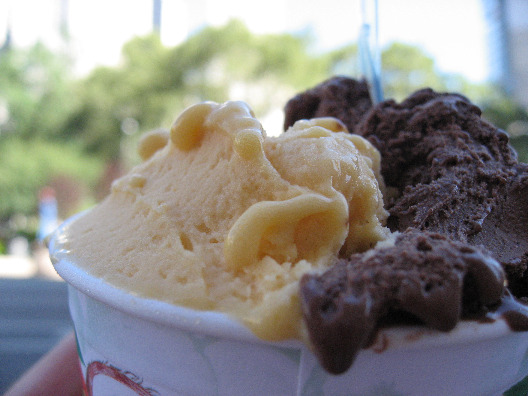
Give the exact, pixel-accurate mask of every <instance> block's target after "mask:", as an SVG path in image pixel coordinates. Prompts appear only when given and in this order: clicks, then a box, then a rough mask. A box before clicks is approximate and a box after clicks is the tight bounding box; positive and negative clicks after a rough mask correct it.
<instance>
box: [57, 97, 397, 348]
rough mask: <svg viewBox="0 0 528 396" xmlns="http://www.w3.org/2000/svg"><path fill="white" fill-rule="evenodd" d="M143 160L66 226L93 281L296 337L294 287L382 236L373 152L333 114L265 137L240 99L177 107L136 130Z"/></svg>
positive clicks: (263, 332) (298, 317) (276, 335)
mask: <svg viewBox="0 0 528 396" xmlns="http://www.w3.org/2000/svg"><path fill="white" fill-rule="evenodd" d="M139 153H140V155H141V157H142V159H143V162H142V163H141V164H140V165H138V166H136V167H135V168H134V169H132V171H131V172H130V173H129V174H128V175H126V176H124V177H122V178H121V179H119V180H117V181H116V182H114V184H113V186H112V191H111V194H110V195H109V196H108V197H107V198H106V199H105V200H104V201H103V202H102V203H101V204H99V205H98V206H96V207H94V208H93V209H91V210H90V211H88V212H87V213H86V214H84V215H82V216H81V217H79V218H78V219H77V220H76V221H74V222H73V223H71V225H70V226H69V227H68V229H67V230H66V239H65V241H66V242H65V244H66V246H65V248H66V249H68V250H69V251H70V252H71V255H72V256H73V258H74V259H75V262H76V263H79V265H80V266H81V267H83V268H85V269H86V270H87V271H88V272H90V273H91V274H93V275H95V276H97V277H100V278H103V279H104V280H106V281H107V282H109V283H111V284H113V285H115V286H117V287H119V288H122V289H125V290H127V291H129V292H131V293H134V294H137V295H140V296H143V297H147V298H154V299H158V300H162V301H166V302H169V303H172V304H177V305H183V306H187V307H190V308H194V309H199V310H215V311H220V312H224V313H226V314H228V315H230V316H232V317H234V318H236V319H238V320H239V321H241V322H242V323H244V324H245V325H247V326H248V327H249V328H250V329H252V330H253V331H254V332H255V333H256V334H257V335H258V336H260V337H262V338H265V339H269V340H280V339H286V338H298V337H301V335H302V333H303V331H302V314H301V308H300V302H299V280H300V278H301V277H302V275H303V274H305V273H307V272H322V271H323V270H324V269H326V268H327V267H328V266H330V265H331V264H332V263H334V260H335V259H336V257H337V255H338V254H339V252H340V251H341V253H342V254H347V255H348V254H352V253H354V252H362V251H365V250H367V249H369V248H371V247H373V246H374V245H375V244H376V243H377V242H378V241H380V240H383V239H385V238H386V237H387V236H388V230H387V229H386V228H385V227H384V224H385V221H386V218H387V212H386V211H385V209H384V208H383V195H382V190H383V182H382V179H381V177H380V156H379V153H378V152H377V150H376V149H375V148H374V147H373V146H372V145H371V144H370V143H369V142H368V141H367V140H365V139H363V138H361V137H359V136H353V135H350V134H349V133H348V132H347V130H346V127H344V126H343V124H341V123H340V122H339V121H337V120H336V119H333V118H321V119H313V120H310V121H298V122H297V123H295V125H293V126H292V127H291V128H290V130H289V131H288V133H286V134H283V135H281V136H279V137H267V136H266V133H265V132H264V130H263V128H262V126H261V124H260V123H259V122H258V120H257V119H256V118H255V117H254V115H253V113H252V111H251V110H250V109H249V107H248V106H247V105H246V104H245V103H242V102H227V103H225V104H216V103H211V102H206V103H202V104H198V105H195V106H193V107H190V108H188V109H187V110H185V111H184V112H183V114H182V115H181V116H180V117H179V118H178V119H177V120H176V121H175V122H174V124H173V125H172V128H171V130H170V132H169V131H154V132H152V133H150V134H147V135H145V136H144V137H143V138H142V140H141V142H140V146H139Z"/></svg>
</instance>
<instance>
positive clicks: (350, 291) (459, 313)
mask: <svg viewBox="0 0 528 396" xmlns="http://www.w3.org/2000/svg"><path fill="white" fill-rule="evenodd" d="M503 295H504V272H503V270H502V267H501V265H500V264H499V263H498V262H497V261H495V260H494V259H493V258H492V257H491V256H490V255H489V254H488V253H486V252H485V251H484V250H482V249H478V248H475V247H471V246H469V245H467V244H464V243H461V242H455V241H452V240H450V239H449V238H447V237H445V236H443V235H440V234H437V233H430V232H422V231H419V230H416V229H410V230H408V231H406V232H404V233H398V234H396V237H395V240H394V241H393V243H392V244H389V243H387V242H385V243H383V244H382V246H379V247H378V248H376V249H374V250H371V251H370V252H368V253H363V254H355V255H352V256H351V257H349V258H346V259H341V260H339V261H338V262H337V263H336V264H335V265H334V266H333V267H332V268H330V269H329V270H328V271H327V272H325V273H324V274H323V275H313V274H309V275H305V276H304V277H303V278H302V280H301V304H302V310H303V315H304V317H305V320H306V325H307V328H308V332H309V335H310V341H311V343H312V345H313V347H314V349H315V353H316V354H317V356H318V358H319V360H320V362H321V364H322V366H323V367H324V368H325V369H326V370H328V371H329V372H331V373H334V374H339V373H342V372H344V371H346V370H347V369H348V368H349V367H350V365H351V364H352V362H353V360H354V358H355V356H356V354H357V353H358V351H359V350H360V349H361V348H362V347H365V346H367V345H368V343H369V342H370V340H371V339H372V337H373V336H374V335H375V332H376V330H377V329H378V326H379V324H380V322H382V321H383V320H384V319H386V318H388V317H389V316H391V315H393V316H396V317H401V316H402V315H404V316H405V315H406V316H407V317H408V316H409V315H410V316H411V317H413V318H416V319H417V320H418V321H419V322H421V323H423V324H425V325H427V326H428V327H430V328H434V329H438V330H442V331H448V330H451V329H452V328H453V327H455V325H456V324H457V322H458V321H459V320H460V319H461V318H462V317H472V316H475V315H476V316H483V315H485V314H486V313H487V312H488V311H489V310H490V309H493V308H496V307H497V306H498V305H499V304H500V302H501V298H502V297H503ZM395 314H396V315H395Z"/></svg>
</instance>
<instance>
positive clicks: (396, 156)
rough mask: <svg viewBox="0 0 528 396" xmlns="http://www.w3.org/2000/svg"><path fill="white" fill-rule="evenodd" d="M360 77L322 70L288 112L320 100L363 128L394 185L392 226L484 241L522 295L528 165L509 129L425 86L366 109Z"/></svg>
mask: <svg viewBox="0 0 528 396" xmlns="http://www.w3.org/2000/svg"><path fill="white" fill-rule="evenodd" d="M358 84H359V83H358V82H357V81H355V80H353V79H349V78H345V77H335V78H333V79H329V80H327V81H325V82H324V83H322V84H320V85H319V86H317V87H315V88H313V89H311V90H308V91H306V92H305V93H301V94H299V95H297V96H296V97H295V98H294V99H292V100H291V101H290V102H288V104H287V105H286V108H285V112H286V120H288V123H290V124H292V123H294V122H295V121H296V120H298V119H302V118H306V112H303V111H301V110H299V109H300V103H303V102H310V103H318V107H317V111H310V112H308V114H309V115H313V116H317V117H323V116H331V117H336V118H338V119H340V120H341V121H342V122H343V123H345V125H346V126H347V128H348V129H349V131H351V132H354V133H358V134H360V135H362V136H364V137H366V138H367V139H368V140H369V141H370V142H371V143H372V144H373V145H374V146H375V147H376V148H377V149H378V150H379V151H380V154H381V158H382V162H381V164H382V168H381V173H382V176H383V178H384V180H385V184H386V185H387V187H389V188H391V194H390V196H389V197H386V208H387V209H388V211H389V213H390V216H389V219H388V226H389V228H390V229H391V230H392V231H404V230H406V229H407V228H408V227H413V228H418V229H420V230H428V231H434V232H439V233H442V234H445V235H448V236H449V237H450V238H452V239H455V240H459V241H463V242H468V243H470V244H472V245H483V246H485V247H486V248H487V249H488V250H489V251H490V252H491V253H492V255H493V256H494V257H495V258H496V259H497V260H498V261H499V262H500V263H501V264H502V265H503V267H504V268H505V270H506V272H507V277H508V281H509V284H510V289H511V291H512V292H513V294H514V295H515V296H516V297H519V298H522V297H528V271H527V269H528V200H527V199H526V197H527V196H528V165H527V164H523V163H519V162H518V161H517V157H516V153H515V152H514V150H513V149H512V148H511V146H510V145H509V139H508V135H507V134H506V133H505V132H504V131H502V130H500V129H498V128H496V127H494V126H493V125H491V124H490V123H488V122H486V121H485V120H484V119H483V118H482V117H481V111H480V109H479V108H478V107H477V106H475V105H473V104H472V103H471V102H470V101H469V100H468V99H467V98H465V97H464V96H462V95H458V94H450V93H436V92H434V91H433V90H431V89H423V90H420V91H417V92H415V93H414V94H412V95H411V96H409V98H407V99H406V100H405V101H403V102H402V103H400V104H398V103H396V102H395V101H393V100H387V101H384V102H381V103H379V104H378V105H376V106H373V107H371V108H370V109H369V110H368V111H367V110H366V107H365V104H366V103H367V102H366V101H364V100H362V101H361V103H362V105H361V106H360V108H359V109H356V108H355V103H356V102H357V99H355V98H358V97H362V96H364V95H365V94H366V95H368V87H366V83H364V82H363V84H365V86H363V85H358ZM338 87H339V88H338ZM347 90H357V91H356V92H348V91H347ZM332 93H334V94H332ZM317 95H319V96H320V97H319V99H318V100H317V99H316V98H314V96H317ZM337 95H340V98H338V99H333V97H334V96H337ZM332 101H334V104H332ZM322 103H324V106H323V105H321V104H322ZM360 114H363V116H362V117H360V116H359V115H360ZM358 117H359V119H358Z"/></svg>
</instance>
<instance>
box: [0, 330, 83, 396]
mask: <svg viewBox="0 0 528 396" xmlns="http://www.w3.org/2000/svg"><path fill="white" fill-rule="evenodd" d="M33 395H35V396H36V395H39V396H48V395H50V396H52V395H53V396H54V395H82V374H81V369H80V365H79V360H78V357H77V347H76V342H75V335H74V334H73V333H72V334H70V335H68V336H67V337H65V338H64V339H63V340H62V341H61V342H60V343H59V344H57V346H55V347H54V348H53V349H52V350H51V351H50V352H48V353H47V354H46V355H44V356H43V357H42V358H41V359H40V360H39V361H38V362H37V363H35V365H33V366H32V367H31V368H30V369H29V370H28V371H27V372H26V373H25V374H24V375H23V376H22V377H21V378H20V379H19V380H18V381H17V382H15V384H14V385H13V386H12V387H11V388H10V389H9V390H8V391H7V393H6V394H5V395H4V396H33Z"/></svg>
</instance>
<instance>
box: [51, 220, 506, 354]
mask: <svg viewBox="0 0 528 396" xmlns="http://www.w3.org/2000/svg"><path fill="white" fill-rule="evenodd" d="M86 212H87V211H84V212H81V213H79V214H77V215H74V216H72V217H71V218H69V219H67V220H66V221H65V222H64V223H63V224H62V225H61V226H59V228H57V230H56V231H55V232H54V233H53V234H52V235H51V236H50V238H49V243H48V247H49V252H50V257H51V260H52V262H53V265H54V267H55V270H56V271H57V273H58V274H59V275H60V276H61V278H62V279H63V280H64V281H66V282H67V283H68V284H69V285H71V286H72V287H73V288H75V289H77V290H78V291H80V292H81V293H83V294H85V295H87V296H89V297H90V298H93V299H94V300H97V301H99V302H101V303H103V304H106V305H108V306H110V307H112V308H115V309H117V310H118V311H121V312H124V313H126V314H128V315H131V316H133V317H137V318H139V319H143V320H147V321H151V322H155V323H160V324H164V325H166V326H169V327H174V328H178V329H181V330H185V331H189V332H195V333H197V334H203V335H209V336H214V337H218V338H225V339H233V340H239V341H245V342H253V343H255V342H256V343H270V344H273V345H282V346H301V345H303V343H302V341H300V340H297V339H293V340H285V341H267V340H263V339H261V338H258V337H257V336H256V335H255V334H253V333H252V332H251V330H249V329H248V328H247V327H246V326H244V325H243V324H242V323H240V322H238V321H237V320H236V319H234V318H231V317H229V316H228V315H226V314H224V313H221V312H215V311H200V310H195V309H192V308H187V307H183V306H177V305H174V304H171V303H167V302H164V301H160V300H155V299H151V298H146V297H141V296H138V295H134V294H132V293H130V292H128V291H126V290H124V289H120V288H118V287H116V286H114V285H111V284H110V283H108V282H106V281H104V280H103V279H100V278H97V277H95V276H93V275H91V274H90V273H88V272H86V271H85V270H84V269H82V268H81V267H78V266H76V265H75V264H74V263H73V262H72V260H70V258H69V257H70V252H69V251H68V250H67V249H66V248H64V239H63V238H64V235H65V231H66V229H67V227H68V225H69V224H71V223H72V222H73V221H75V220H76V219H77V218H79V217H80V216H82V215H84V214H85V213H86ZM513 333H515V332H514V331H512V330H511V329H510V327H509V326H508V324H507V322H506V321H505V320H504V319H503V318H500V317H499V318H497V319H495V320H494V321H492V322H478V321H475V320H462V321H460V322H459V323H458V324H457V326H456V327H455V328H454V329H453V330H451V331H449V332H442V331H438V330H433V329H429V328H426V327H424V326H414V325H413V326H394V327H388V328H383V329H380V330H378V334H377V336H376V340H375V341H374V343H373V344H372V345H371V346H370V347H369V348H370V349H373V350H374V351H376V352H380V351H381V350H380V347H383V348H382V349H383V350H385V349H394V348H408V349H421V348H424V349H426V348H431V347H438V346H450V345H451V346H452V345H457V344H467V343H475V342H479V341H484V340H489V339H493V338H500V337H506V336H508V335H511V334H513Z"/></svg>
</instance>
